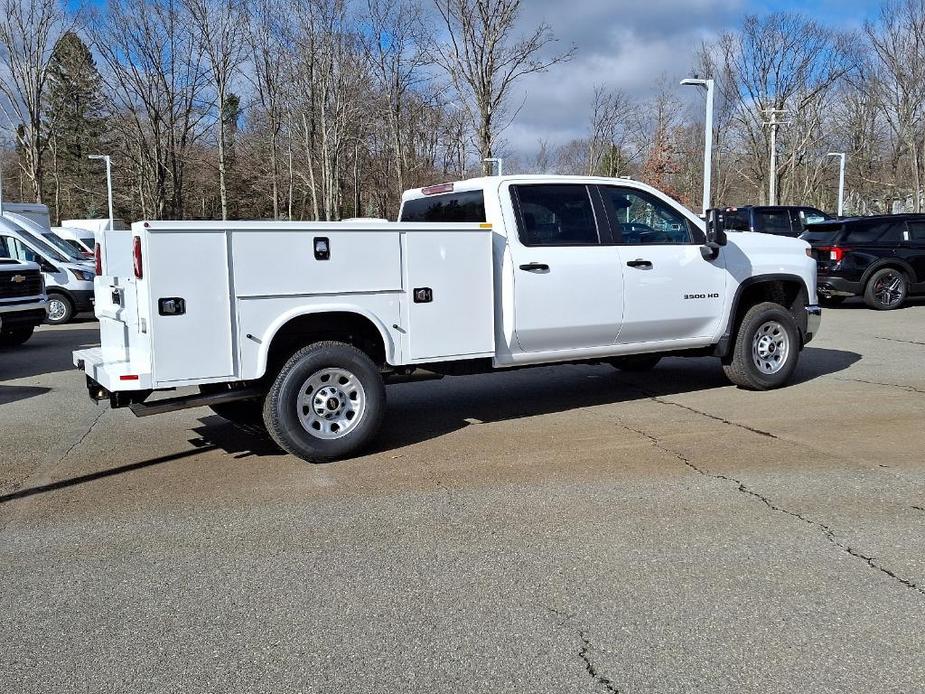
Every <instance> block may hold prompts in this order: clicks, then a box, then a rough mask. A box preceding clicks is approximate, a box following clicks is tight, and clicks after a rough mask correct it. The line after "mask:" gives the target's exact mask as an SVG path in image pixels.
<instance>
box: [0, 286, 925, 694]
mask: <svg viewBox="0 0 925 694" xmlns="http://www.w3.org/2000/svg"><path fill="white" fill-rule="evenodd" d="M97 339H98V338H97V327H96V324H95V323H93V322H81V323H76V324H72V325H70V326H66V327H62V328H48V327H46V328H42V329H41V330H40V332H39V333H38V334H37V335H36V337H34V338H33V340H32V341H31V342H30V343H28V345H27V347H26V348H22V349H17V350H9V351H5V352H0V433H2V444H0V446H2V448H0V574H2V576H0V578H2V586H3V590H2V591H0V643H2V653H0V682H2V683H3V684H2V685H0V689H2V690H3V691H5V692H74V691H86V692H130V691H143V692H180V691H182V692H268V693H269V692H273V693H280V692H458V691H467V692H468V691H478V692H513V691H531V692H533V691H535V692H693V691H697V692H772V691H774V692H849V691H850V692H917V691H925V407H923V405H925V370H923V363H925V359H923V358H925V304H922V303H919V304H918V305H913V306H911V307H909V308H906V309H903V310H899V311H894V312H890V313H875V312H872V311H869V310H866V309H865V308H863V306H862V305H861V304H848V305H846V306H844V307H841V308H838V309H833V310H828V311H826V312H825V316H824V318H823V329H822V334H821V336H820V337H819V338H818V339H817V340H816V341H815V342H814V343H813V344H812V345H811V346H810V347H809V348H808V349H807V350H806V351H805V352H804V353H803V355H802V360H801V365H800V368H799V371H798V374H797V379H796V381H797V382H796V383H795V384H794V385H792V386H791V387H789V388H786V389H784V390H779V391H774V392H769V393H750V392H744V391H739V390H736V389H735V388H733V387H731V386H729V385H727V384H726V382H725V380H724V378H723V375H722V371H721V369H720V366H719V363H718V362H717V361H715V360H709V359H697V360H680V359H669V360H665V361H663V362H662V364H661V365H660V366H659V367H658V369H656V370H655V371H653V372H651V373H649V374H642V375H639V374H632V375H627V374H622V373H620V372H617V371H615V370H613V369H611V368H609V367H606V366H559V367H548V368H539V369H532V370H524V371H518V372H513V373H505V374H501V375H492V376H477V377H465V378H457V379H446V380H444V381H440V382H430V383H420V384H406V385H397V386H391V387H390V389H389V399H390V409H389V414H388V417H387V422H386V426H385V429H384V433H383V435H382V436H381V437H380V439H379V441H378V442H377V446H376V448H375V450H373V451H372V452H370V453H369V454H368V455H365V456H364V457H360V458H356V459H353V460H348V461H343V462H338V463H332V464H328V465H318V466H312V465H308V464H306V463H303V462H301V461H299V460H297V459H294V458H291V457H289V456H286V455H283V454H281V453H279V452H278V451H277V450H276V449H274V447H273V446H272V445H270V444H269V443H268V442H267V441H266V440H265V439H262V438H260V437H255V436H252V435H251V434H249V433H248V432H245V431H242V430H240V429H238V428H235V427H234V426H232V425H230V424H227V423H226V422H225V421H224V420H222V419H220V418H218V417H216V416H214V415H212V414H211V413H210V411H208V410H205V409H202V410H189V411H186V412H178V413H174V414H171V415H164V416H161V417H156V418H148V419H135V418H134V417H133V416H132V415H131V414H130V413H129V412H128V411H125V410H119V411H111V410H109V409H106V408H103V407H98V406H96V405H94V404H93V403H91V402H90V401H89V400H88V399H87V396H86V391H85V388H84V382H83V378H82V376H81V375H80V374H79V373H78V372H76V371H74V370H73V369H72V367H71V364H70V351H71V350H72V349H75V348H77V347H79V346H83V345H91V344H94V343H95V342H96V341H97Z"/></svg>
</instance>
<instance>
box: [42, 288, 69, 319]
mask: <svg viewBox="0 0 925 694" xmlns="http://www.w3.org/2000/svg"><path fill="white" fill-rule="evenodd" d="M73 317H74V304H72V303H71V300H70V299H68V298H67V297H66V296H64V295H63V294H49V295H48V318H46V319H45V322H46V323H49V324H50V325H63V324H64V323H67V322H68V321H70V320H71V318H73Z"/></svg>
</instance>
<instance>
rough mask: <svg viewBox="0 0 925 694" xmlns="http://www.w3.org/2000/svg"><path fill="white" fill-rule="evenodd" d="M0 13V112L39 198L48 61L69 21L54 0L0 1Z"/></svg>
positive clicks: (36, 196)
mask: <svg viewBox="0 0 925 694" xmlns="http://www.w3.org/2000/svg"><path fill="white" fill-rule="evenodd" d="M0 13H2V15H3V16H2V18H0V112H2V113H3V116H4V119H5V121H6V126H7V127H8V128H9V129H10V130H11V131H12V133H13V136H14V137H15V139H16V143H17V145H18V146H19V147H20V148H21V150H22V155H23V156H22V159H21V166H22V167H23V172H24V174H25V175H26V177H28V179H29V182H30V184H31V186H32V193H33V195H34V196H35V199H36V200H37V201H38V202H42V198H43V184H44V181H43V178H44V163H43V155H44V154H45V150H46V148H47V146H48V142H47V139H46V137H45V132H44V126H43V115H44V114H43V104H44V97H45V90H46V87H47V84H48V66H49V61H50V60H51V54H52V50H53V49H54V46H55V44H56V43H57V42H58V39H59V38H60V37H61V36H62V35H63V34H64V33H65V32H66V31H69V30H70V28H71V25H72V23H73V20H72V19H69V18H68V16H67V14H66V13H65V10H64V8H63V7H62V6H61V5H60V4H59V3H58V0H0Z"/></svg>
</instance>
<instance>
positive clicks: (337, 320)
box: [267, 311, 386, 373]
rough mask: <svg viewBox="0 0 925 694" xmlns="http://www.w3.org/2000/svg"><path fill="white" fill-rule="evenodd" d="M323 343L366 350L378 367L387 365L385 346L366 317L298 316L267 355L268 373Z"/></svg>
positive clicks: (336, 314) (345, 314)
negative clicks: (330, 342)
mask: <svg viewBox="0 0 925 694" xmlns="http://www.w3.org/2000/svg"><path fill="white" fill-rule="evenodd" d="M322 340H335V341H337V342H346V343H347V344H351V345H353V346H354V347H356V348H357V349H359V350H362V351H363V352H365V353H366V354H368V355H369V357H370V358H371V359H372V360H373V361H374V362H375V363H376V364H378V365H380V366H382V365H383V364H385V357H386V355H385V342H384V341H383V339H382V334H381V333H380V332H379V329H378V328H377V327H376V325H375V324H374V323H373V322H372V321H371V320H370V319H369V318H367V317H366V316H361V315H360V314H358V313H350V312H346V311H344V312H329V313H312V314H308V315H304V316H296V317H295V318H293V319H291V320H290V321H289V322H287V323H286V324H285V325H283V326H282V327H281V328H280V329H279V330H277V331H276V334H275V335H274V336H273V341H272V342H271V343H270V349H269V351H268V352H267V373H272V372H274V371H275V370H276V369H278V368H279V367H281V366H282V365H283V363H284V362H285V361H286V360H287V359H288V358H289V357H291V356H292V355H293V354H294V353H295V352H296V351H298V350H299V349H301V348H302V347H304V346H306V345H308V344H310V343H312V342H320V341H322Z"/></svg>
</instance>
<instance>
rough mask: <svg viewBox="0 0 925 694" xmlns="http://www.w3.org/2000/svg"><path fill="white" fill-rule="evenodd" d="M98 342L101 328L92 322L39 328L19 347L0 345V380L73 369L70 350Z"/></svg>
mask: <svg viewBox="0 0 925 694" xmlns="http://www.w3.org/2000/svg"><path fill="white" fill-rule="evenodd" d="M99 343H100V331H99V328H97V327H96V325H95V324H94V325H93V327H92V328H77V329H69V330H56V329H48V328H45V329H40V330H39V331H38V332H36V333H35V335H34V336H33V337H32V339H30V340H29V341H28V342H27V343H26V344H24V345H22V346H20V347H13V348H0V383H3V382H4V381H17V380H20V379H23V378H32V377H33V376H40V375H42V374H47V373H55V372H57V371H70V370H71V369H73V368H74V364H73V362H71V351H72V350H75V349H82V348H84V347H95V346H97V345H98V344H99Z"/></svg>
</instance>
